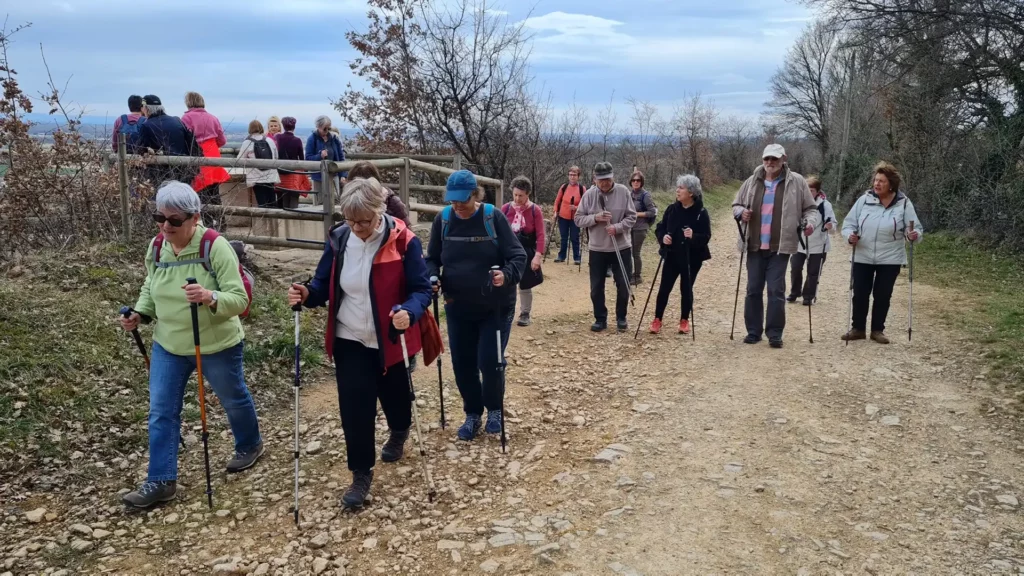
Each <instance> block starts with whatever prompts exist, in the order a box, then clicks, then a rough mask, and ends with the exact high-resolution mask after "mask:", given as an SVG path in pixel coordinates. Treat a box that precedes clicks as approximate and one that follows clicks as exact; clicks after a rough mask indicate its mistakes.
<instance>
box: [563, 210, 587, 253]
mask: <svg viewBox="0 0 1024 576" xmlns="http://www.w3.org/2000/svg"><path fill="white" fill-rule="evenodd" d="M575 206H576V199H575V198H569V214H573V213H574V212H573V207H575ZM575 224H576V222H575V221H574V222H573V225H575ZM570 250H572V228H570V229H569V241H568V242H566V245H565V265H566V266H572V260H569V251H570ZM580 250H581V251H580V259H582V258H583V252H582V248H581V249H580Z"/></svg>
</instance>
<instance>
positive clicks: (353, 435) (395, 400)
mask: <svg viewBox="0 0 1024 576" xmlns="http://www.w3.org/2000/svg"><path fill="white" fill-rule="evenodd" d="M334 364H335V366H336V367H337V368H336V370H335V371H334V376H335V379H336V380H337V383H338V406H339V407H340V408H341V429H342V431H343V432H344V433H345V453H346V455H347V456H348V469H349V470H352V471H356V470H359V471H366V470H369V469H371V468H373V464H374V462H376V461H377V445H376V443H375V441H374V440H375V438H374V435H375V433H376V428H377V401H378V400H380V407H381V408H382V409H383V410H384V418H385V419H387V421H388V428H390V429H392V430H398V431H401V430H408V429H409V428H410V427H411V426H412V396H411V393H410V391H409V380H408V378H407V376H406V371H405V364H404V363H403V362H399V363H397V364H394V365H392V366H388V367H387V369H386V370H385V369H384V368H382V367H381V365H380V352H379V351H378V350H377V349H376V348H368V347H366V346H363V344H362V343H360V342H356V341H354V340H346V339H343V338H335V340H334Z"/></svg>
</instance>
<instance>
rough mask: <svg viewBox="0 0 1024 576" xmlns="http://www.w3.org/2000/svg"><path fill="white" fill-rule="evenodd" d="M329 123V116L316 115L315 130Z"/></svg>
mask: <svg viewBox="0 0 1024 576" xmlns="http://www.w3.org/2000/svg"><path fill="white" fill-rule="evenodd" d="M330 125H331V119H330V118H329V117H327V116H323V115H320V116H317V117H316V129H317V130H319V129H321V128H323V127H324V126H330Z"/></svg>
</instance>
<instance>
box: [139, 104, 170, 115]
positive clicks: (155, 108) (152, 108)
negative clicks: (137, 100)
mask: <svg viewBox="0 0 1024 576" xmlns="http://www.w3.org/2000/svg"><path fill="white" fill-rule="evenodd" d="M143 106H145V107H146V110H149V115H150V116H159V115H160V114H166V113H167V111H166V110H164V107H163V105H161V104H143Z"/></svg>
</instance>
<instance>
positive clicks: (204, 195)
mask: <svg viewBox="0 0 1024 576" xmlns="http://www.w3.org/2000/svg"><path fill="white" fill-rule="evenodd" d="M198 194H199V201H200V202H202V203H203V206H204V207H205V206H220V205H221V202H220V184H211V185H210V186H207V187H206V188H203V189H202V190H200V191H199V192H198ZM202 214H203V226H206V227H207V228H213V229H215V230H219V229H220V228H221V227H219V226H217V224H218V223H219V221H220V220H222V219H223V216H214V215H213V214H212V213H210V212H207V211H206V210H203V212H202Z"/></svg>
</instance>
